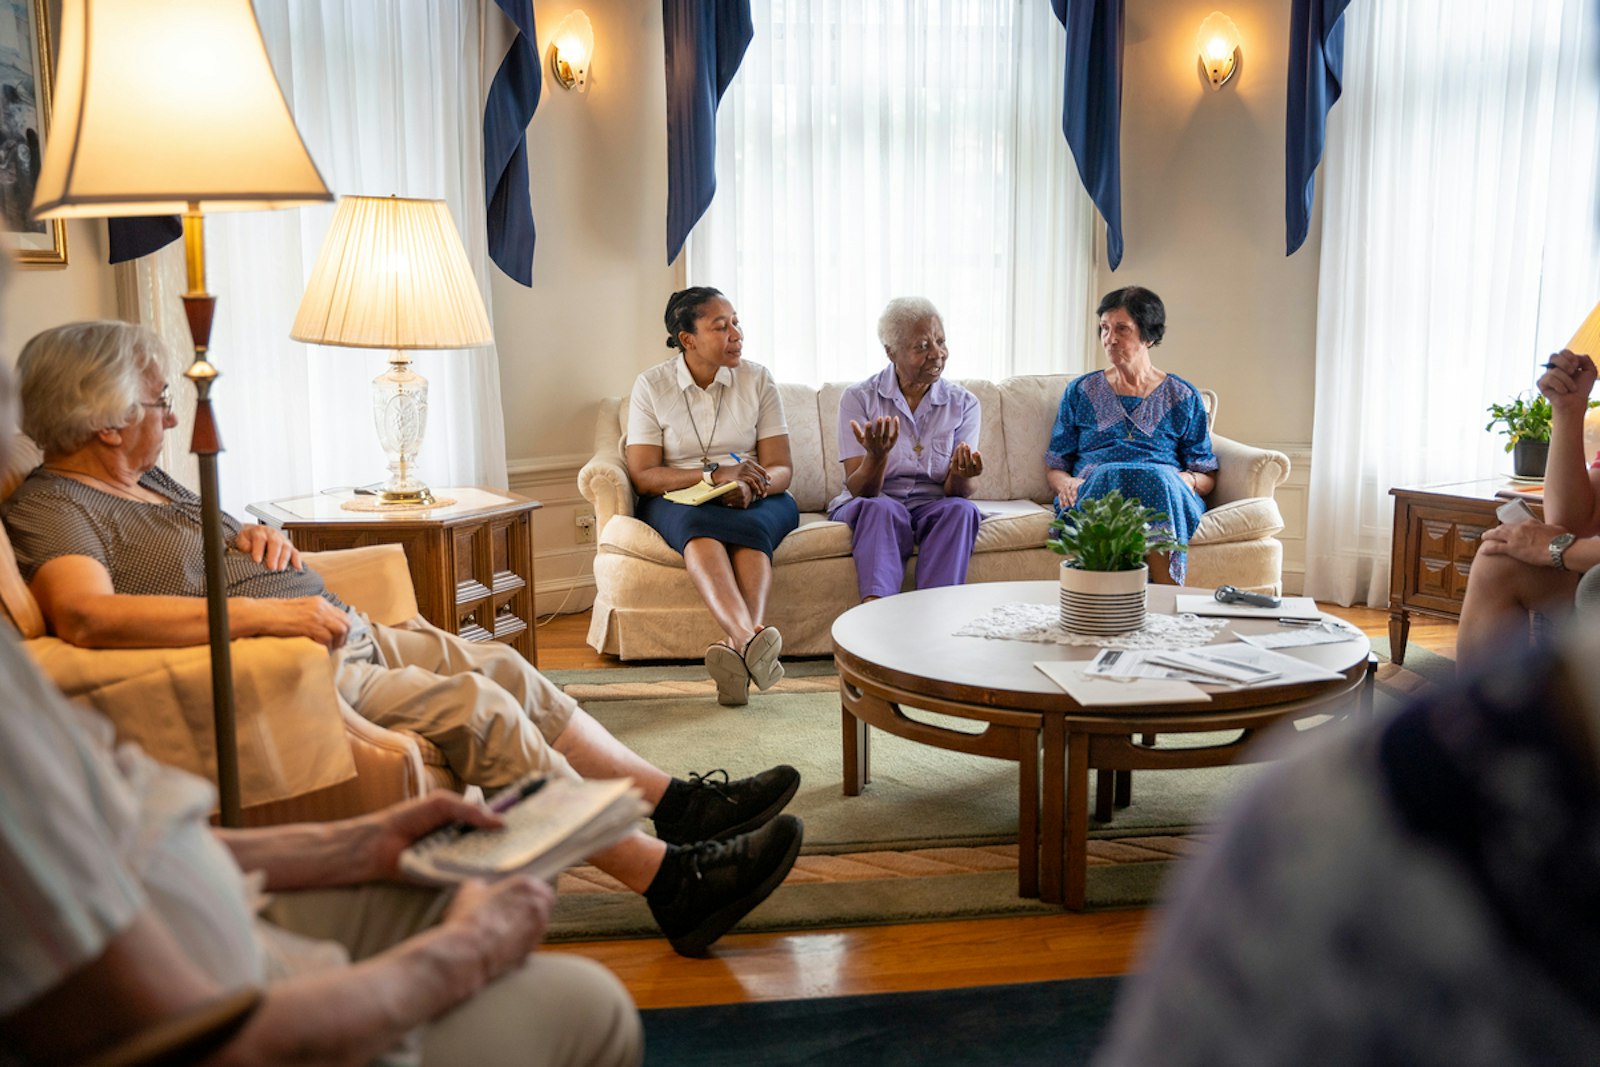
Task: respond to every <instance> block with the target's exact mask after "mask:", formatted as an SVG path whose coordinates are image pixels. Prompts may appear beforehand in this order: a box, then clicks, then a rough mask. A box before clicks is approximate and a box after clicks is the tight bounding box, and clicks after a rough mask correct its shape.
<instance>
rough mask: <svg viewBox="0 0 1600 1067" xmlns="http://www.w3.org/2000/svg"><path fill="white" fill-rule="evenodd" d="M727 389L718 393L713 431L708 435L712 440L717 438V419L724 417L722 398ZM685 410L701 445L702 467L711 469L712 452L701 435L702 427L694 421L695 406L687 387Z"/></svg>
mask: <svg viewBox="0 0 1600 1067" xmlns="http://www.w3.org/2000/svg"><path fill="white" fill-rule="evenodd" d="M727 391H728V387H727V386H723V387H722V392H720V393H718V394H717V406H716V409H715V410H714V411H713V413H712V415H711V433H710V434H709V435H708V436H710V438H711V440H712V441H715V440H716V439H717V420H718V419H720V418H722V398H723V396H724V395H725V394H726V393H727ZM683 410H684V413H685V414H687V415H688V416H689V428H690V429H691V430H693V431H694V439H695V442H696V443H697V444H699V446H700V469H701V470H710V469H711V453H710V452H709V451H707V449H706V442H705V438H703V437H701V436H700V427H699V426H698V425H697V424H696V423H695V421H694V408H693V407H691V406H690V405H689V392H688V390H687V389H686V390H684V392H683Z"/></svg>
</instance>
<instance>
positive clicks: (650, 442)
mask: <svg viewBox="0 0 1600 1067" xmlns="http://www.w3.org/2000/svg"><path fill="white" fill-rule="evenodd" d="M664 317H665V321H666V327H667V347H668V348H671V349H674V350H675V351H676V352H677V355H675V356H673V357H672V358H671V359H668V360H667V361H665V362H663V363H659V364H657V365H656V366H654V367H651V368H650V369H649V370H647V371H645V372H644V373H643V374H641V375H639V378H638V380H637V381H636V382H634V386H633V396H632V399H631V401H630V406H629V410H628V439H627V448H626V456H627V464H628V477H629V478H630V479H631V480H632V482H633V488H634V490H635V491H636V492H637V493H638V494H639V503H638V507H637V510H636V512H635V513H636V515H637V516H638V518H639V519H640V520H641V521H642V522H644V523H646V524H647V525H649V526H650V527H651V528H652V529H654V530H655V531H656V532H657V533H659V534H660V535H661V537H662V539H663V540H665V541H666V542H667V544H669V545H671V546H672V548H673V550H674V551H677V552H680V553H682V554H683V563H684V567H685V568H686V569H687V570H688V572H689V579H690V581H692V582H693V583H694V587H695V589H696V590H698V591H699V593H700V596H701V598H702V599H703V600H704V601H705V604H706V607H707V608H708V609H710V611H711V617H712V618H713V619H715V620H716V622H717V625H718V626H720V627H721V628H722V630H723V632H724V633H725V634H726V635H727V637H726V640H725V641H719V642H717V643H716V644H713V645H712V646H711V647H709V648H707V649H706V669H707V670H708V671H709V672H710V674H711V677H712V678H713V679H715V680H716V683H717V701H718V702H719V703H722V704H727V705H741V704H745V703H747V702H748V701H749V693H750V683H751V682H754V683H755V685H756V688H757V689H763V690H764V689H769V688H771V687H772V686H773V685H774V684H775V683H776V682H777V681H778V679H780V678H782V677H783V664H782V663H781V662H780V661H779V658H778V657H779V656H780V655H781V654H782V652H783V637H782V635H781V634H779V633H778V630H777V628H776V627H772V626H765V625H763V623H762V619H763V618H764V617H765V615H766V610H767V596H768V594H769V593H770V592H771V590H772V553H773V552H774V551H776V550H777V547H778V543H779V542H780V541H782V540H783V539H784V537H786V536H788V534H789V532H790V531H791V530H793V529H794V528H795V527H796V526H798V525H799V524H800V509H799V508H798V506H797V505H796V504H795V501H794V497H792V496H790V495H789V493H788V488H789V481H790V479H791V478H792V477H793V476H794V470H793V467H792V466H791V464H790V459H789V427H788V424H787V423H786V422H785V421H784V417H783V403H782V402H781V401H780V400H779V399H778V387H777V386H776V385H775V384H774V383H773V380H772V375H771V374H770V373H769V372H768V371H767V369H766V368H765V367H763V366H761V365H760V364H758V363H751V362H749V361H748V360H746V359H745V358H744V332H743V331H742V330H741V329H740V328H739V313H738V312H737V311H735V310H734V308H733V304H731V303H730V302H729V301H728V298H727V297H725V296H723V295H722V293H721V292H720V291H718V290H716V289H712V288H709V287H706V286H699V287H696V288H693V289H684V290H682V291H681V292H677V293H673V294H672V297H671V299H669V300H668V301H667V310H666V314H665V316H664ZM725 483H734V484H735V486H736V487H735V488H734V489H732V490H730V491H728V492H725V493H724V494H723V495H721V496H719V497H717V498H716V499H714V500H708V501H706V502H705V503H703V504H701V505H699V506H694V505H690V504H680V503H675V502H674V501H672V500H669V499H667V498H666V494H667V493H671V492H673V491H675V490H680V489H687V488H691V487H693V486H695V485H699V484H705V485H708V486H721V485H723V484H725Z"/></svg>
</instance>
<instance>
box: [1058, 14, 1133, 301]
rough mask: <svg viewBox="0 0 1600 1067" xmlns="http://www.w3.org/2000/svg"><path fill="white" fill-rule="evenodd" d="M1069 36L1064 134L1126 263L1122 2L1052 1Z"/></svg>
mask: <svg viewBox="0 0 1600 1067" xmlns="http://www.w3.org/2000/svg"><path fill="white" fill-rule="evenodd" d="M1050 4H1051V6H1052V7H1053V8H1055V13H1056V18H1057V19H1059V20H1060V21H1061V25H1062V27H1064V28H1065V29H1066V31H1067V58H1066V70H1065V87H1064V89H1063V92H1062V101H1061V132H1062V133H1064V134H1066V137H1067V144H1068V145H1069V146H1070V147H1071V148H1072V158H1073V161H1074V162H1076V163H1077V165H1078V174H1079V176H1080V177H1081V178H1082V179H1083V187H1084V189H1086V190H1088V193H1089V197H1090V199H1092V200H1093V201H1094V206H1095V207H1096V208H1098V209H1099V211H1100V217H1101V218H1103V219H1105V220H1106V259H1107V261H1108V262H1109V263H1110V265H1111V269H1112V270H1116V269H1117V267H1118V266H1119V265H1120V264H1121V263H1122V28H1123V9H1122V0H1050Z"/></svg>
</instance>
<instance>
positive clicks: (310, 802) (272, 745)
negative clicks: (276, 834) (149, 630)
mask: <svg viewBox="0 0 1600 1067" xmlns="http://www.w3.org/2000/svg"><path fill="white" fill-rule="evenodd" d="M24 455H26V453H24ZM23 469H24V472H25V470H26V467H24V468H23ZM20 480H21V477H20V476H19V475H18V474H17V473H16V472H15V470H13V472H12V476H11V477H10V478H7V479H4V480H3V481H0V498H3V497H4V496H5V495H8V494H9V492H10V491H11V490H12V489H14V488H15V486H16V484H17V483H18V482H20ZM304 558H305V560H306V563H307V565H308V566H310V567H312V568H314V569H315V570H316V571H317V572H318V573H319V574H321V575H322V577H323V580H324V581H326V582H327V584H328V587H329V588H330V589H331V590H333V592H334V593H335V594H336V595H337V596H338V597H339V598H340V599H342V600H344V601H345V602H346V603H349V604H353V605H355V606H356V607H358V608H359V609H361V610H362V611H365V612H366V613H367V614H368V615H369V616H370V617H371V618H372V619H374V620H375V621H378V622H382V623H398V622H402V621H404V620H406V619H409V618H411V617H413V616H415V615H416V614H417V603H416V597H415V594H414V592H413V590H412V585H411V576H410V572H409V571H408V570H407V568H406V558H405V551H404V550H403V549H402V548H401V547H400V546H399V545H379V546H374V547H371V548H357V549H349V550H346V551H340V552H321V553H307V554H306V555H305V557H304ZM0 604H3V605H4V608H5V613H6V616H7V618H8V619H9V620H10V622H11V623H12V625H13V626H14V627H15V629H16V631H17V633H18V634H19V635H20V636H21V638H22V645H23V648H24V650H26V651H27V653H28V654H29V656H30V657H32V659H33V660H34V662H35V663H37V664H38V665H39V667H40V668H41V669H42V670H43V671H44V673H45V674H46V676H47V677H49V678H50V680H51V681H52V682H54V683H55V685H56V686H57V687H58V688H59V689H61V690H62V692H64V693H66V695H67V696H69V697H71V698H73V699H74V700H78V701H80V702H82V703H85V704H87V705H89V706H90V707H92V708H94V709H95V710H97V711H99V712H101V713H102V714H104V715H105V716H106V717H107V718H109V719H110V720H111V721H112V722H113V723H114V724H115V725H116V727H117V735H118V738H119V740H127V741H134V742H137V743H138V744H139V745H140V746H141V747H143V748H144V749H145V750H146V751H147V752H149V753H150V754H151V755H152V756H154V757H156V758H157V759H159V760H162V761H163V762H166V763H171V764H173V765H175V766H178V767H182V768H183V769H184V770H187V771H191V772H193V773H195V774H199V775H202V776H204V777H207V778H213V779H214V778H215V772H214V768H215V766H216V761H215V758H214V748H213V743H212V725H211V723H212V717H211V656H210V650H209V648H208V647H207V646H205V645H196V646H191V647H187V648H142V649H82V648H77V647H75V646H73V645H69V644H67V643H66V642H64V641H61V640H60V639H58V638H55V637H52V636H49V635H48V634H47V633H46V632H45V624H44V618H43V616H42V615H41V614H40V611H39V606H38V604H37V603H36V602H35V601H34V599H33V595H32V594H31V593H30V592H29V591H28V587H27V586H26V585H25V584H23V581H22V575H21V574H20V572H19V571H18V569H17V562H16V556H15V555H14V554H13V552H12V549H11V542H10V540H9V539H8V538H7V537H6V536H5V534H4V531H3V530H0ZM233 674H234V691H235V701H236V705H237V715H238V739H239V757H240V758H239V765H240V793H241V796H242V800H243V804H244V820H245V823H246V824H247V825H252V826H264V825H271V824H274V823H282V822H296V821H303V820H311V821H320V820H326V819H339V818H344V817H346V816H350V815H358V814H361V813H362V812H367V811H372V810H375V809H377V808H381V807H383V806H385V805H387V804H391V803H394V802H395V801H398V800H404V799H406V798H408V797H414V796H418V795H420V794H422V793H424V792H426V791H428V790H429V789H432V788H434V787H435V786H444V787H446V788H452V789H460V788H461V783H460V782H459V781H458V780H457V779H456V778H455V776H454V775H453V774H452V773H451V772H450V769H449V768H448V767H447V766H446V765H445V762H444V758H443V756H442V755H441V753H440V752H439V750H438V749H436V748H435V747H434V746H433V745H432V744H431V743H429V742H428V741H427V740H425V739H423V738H422V737H419V736H417V735H416V734H413V733H410V732H408V731H397V730H389V729H385V728H384V727H381V726H377V725H375V724H373V723H370V722H368V721H367V720H366V719H363V718H362V717H361V716H360V715H358V714H356V712H355V710H354V709H352V708H350V707H349V706H348V705H347V704H345V702H344V701H343V700H341V699H340V698H339V694H338V692H337V690H336V689H335V688H334V684H333V665H332V662H331V660H330V658H329V656H328V652H327V650H326V649H324V648H323V647H322V646H321V645H318V644H317V643H316V642H314V641H311V640H310V639H308V638H277V637H253V638H248V639H242V640H238V641H235V642H233Z"/></svg>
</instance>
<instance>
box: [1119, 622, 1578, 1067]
mask: <svg viewBox="0 0 1600 1067" xmlns="http://www.w3.org/2000/svg"><path fill="white" fill-rule="evenodd" d="M1597 662H1600V627H1597V626H1592V625H1591V626H1587V627H1581V626H1580V627H1578V628H1574V629H1572V630H1570V631H1569V632H1567V633H1565V634H1564V635H1562V637H1561V639H1560V640H1559V641H1558V642H1557V644H1556V645H1555V646H1554V647H1549V648H1545V649H1543V650H1540V651H1535V652H1534V653H1532V654H1531V655H1530V656H1528V657H1527V658H1524V659H1523V660H1522V661H1521V662H1519V663H1516V664H1514V665H1512V666H1510V667H1504V668H1502V669H1499V670H1498V671H1496V672H1495V673H1493V674H1489V675H1485V676H1481V677H1477V678H1464V679H1463V680H1462V681H1461V682H1458V683H1457V684H1455V685H1453V686H1450V687H1446V688H1441V689H1439V690H1436V691H1434V692H1433V693H1432V694H1431V695H1429V696H1427V697H1425V698H1423V699H1422V700H1420V701H1419V702H1417V703H1414V704H1412V705H1411V706H1410V707H1408V708H1407V709H1406V710H1404V711H1403V712H1401V713H1400V714H1398V715H1397V716H1395V717H1393V718H1391V719H1389V720H1387V721H1385V722H1381V723H1378V724H1374V725H1372V726H1359V727H1356V728H1353V729H1349V730H1347V731H1346V732H1344V733H1343V734H1342V735H1340V736H1338V737H1337V739H1336V740H1334V741H1332V742H1330V743H1328V744H1325V745H1321V746H1318V747H1315V748H1313V749H1312V750H1311V751H1309V752H1305V753H1304V754H1302V755H1300V756H1297V757H1292V758H1290V759H1288V760H1285V761H1284V762H1282V763H1279V764H1276V765H1273V766H1271V767H1270V768H1269V769H1268V770H1267V771H1266V772H1265V773H1264V774H1263V776H1262V778H1260V779H1259V780H1258V781H1257V784H1256V785H1254V786H1253V787H1252V788H1251V789H1250V791H1249V792H1248V793H1247V794H1246V795H1245V796H1244V797H1242V798H1241V799H1240V802H1239V803H1238V804H1237V805H1236V806H1235V807H1234V809H1233V810H1232V812H1231V814H1230V815H1229V816H1228V817H1227V818H1226V819H1225V820H1224V822H1223V824H1222V825H1221V826H1220V827H1219V832H1218V834H1217V836H1216V837H1215V838H1214V839H1213V840H1212V842H1211V843H1210V844H1209V845H1208V846H1207V847H1206V850H1205V851H1204V852H1203V853H1202V854H1200V855H1199V856H1198V858H1197V860H1196V862H1194V863H1193V864H1192V865H1191V866H1189V867H1188V868H1187V869H1186V870H1185V871H1184V873H1183V876H1182V877H1181V878H1180V879H1179V880H1178V884H1177V886H1176V887H1175V890H1174V892H1173V895H1172V897H1171V898H1170V900H1169V901H1168V902H1167V905H1166V907H1165V908H1164V909H1163V911H1162V915H1161V920H1162V923H1161V928H1160V930H1159V932H1158V934H1157V935H1156V936H1155V937H1154V939H1153V943H1152V945H1151V948H1150V950H1149V951H1148V953H1147V956H1146V958H1145V959H1144V960H1143V961H1142V965H1141V968H1140V970H1141V973H1140V974H1139V975H1137V976H1135V977H1134V978H1132V979H1130V981H1129V983H1128V985H1127V986H1126V987H1125V988H1124V991H1123V994H1122V996H1121V999H1120V1001H1119V1005H1118V1011H1117V1014H1116V1018H1115V1021H1114V1023H1113V1026H1112V1030H1111V1034H1110V1037H1109V1039H1108V1042H1107V1044H1106V1045H1105V1046H1104V1047H1103V1048H1102V1050H1101V1053H1100V1056H1099V1057H1098V1058H1097V1060H1096V1061H1095V1062H1096V1063H1097V1064H1099V1065H1102V1067H1105V1065H1119V1067H1120V1065H1133V1064H1139V1065H1144V1064H1152V1063H1160V1064H1164V1065H1172V1064H1190V1063H1193V1064H1200V1063H1246V1062H1248V1063H1269V1064H1295V1065H1297V1067H1303V1065H1308V1064H1312V1065H1314V1064H1330V1065H1332V1064H1340V1065H1347V1064H1368V1063H1404V1064H1411V1065H1417V1064H1440V1065H1444V1064H1450V1065H1452V1067H1456V1065H1461V1064H1494V1065H1497V1067H1507V1065H1516V1064H1541V1065H1545V1064H1566V1063H1572V1064H1578V1063H1584V1064H1592V1063H1594V1062H1596V1056H1597V1055H1600V1052H1597V1050H1600V785H1597V782H1600V777H1597V774H1596V767H1597V764H1600V676H1597V675H1596V672H1595V670H1594V668H1593V664H1595V663H1597Z"/></svg>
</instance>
